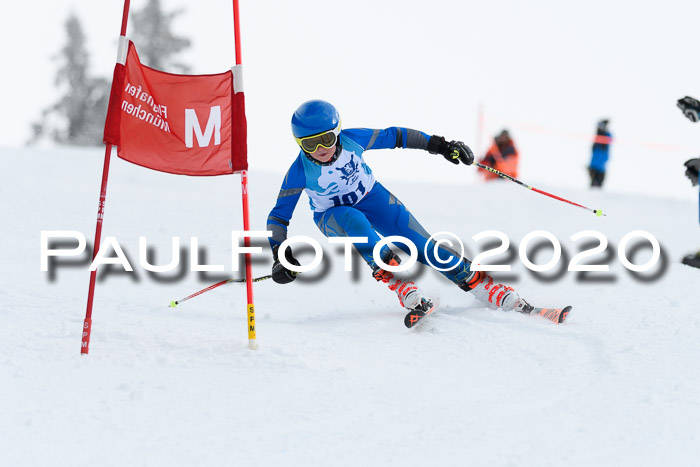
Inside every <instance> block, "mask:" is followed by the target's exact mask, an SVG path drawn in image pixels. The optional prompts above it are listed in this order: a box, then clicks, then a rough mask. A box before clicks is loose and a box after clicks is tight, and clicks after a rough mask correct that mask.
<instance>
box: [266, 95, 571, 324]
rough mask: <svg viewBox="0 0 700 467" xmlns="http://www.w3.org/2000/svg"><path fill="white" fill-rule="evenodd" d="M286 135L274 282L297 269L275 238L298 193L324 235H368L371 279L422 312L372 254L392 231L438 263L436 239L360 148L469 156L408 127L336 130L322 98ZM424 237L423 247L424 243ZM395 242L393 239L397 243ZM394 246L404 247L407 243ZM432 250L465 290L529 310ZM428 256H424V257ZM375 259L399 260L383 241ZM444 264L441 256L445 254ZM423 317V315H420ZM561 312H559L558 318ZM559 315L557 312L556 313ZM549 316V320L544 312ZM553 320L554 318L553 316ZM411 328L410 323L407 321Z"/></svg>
mask: <svg viewBox="0 0 700 467" xmlns="http://www.w3.org/2000/svg"><path fill="white" fill-rule="evenodd" d="M292 133H293V135H294V138H295V140H296V142H297V144H298V145H299V147H300V151H299V154H298V156H297V157H296V159H294V162H292V165H291V167H290V168H289V171H288V172H287V174H286V176H285V177H284V181H283V183H282V187H281V189H280V191H279V195H278V197H277V202H276V204H275V207H274V208H273V209H272V211H271V212H270V214H269V217H268V219H267V230H269V231H271V232H272V236H271V237H270V239H269V241H270V247H271V249H272V256H273V266H272V278H273V280H274V281H275V282H277V283H278V284H286V283H289V282H292V281H293V280H294V279H295V278H296V273H295V272H293V271H291V270H289V269H287V268H286V267H285V266H284V265H283V264H282V263H281V262H280V257H279V256H280V251H279V248H280V244H281V243H282V242H283V241H285V240H286V238H287V227H288V226H289V222H290V219H291V218H292V214H293V212H294V209H295V207H296V204H297V202H298V200H299V197H300V196H301V193H302V192H306V194H307V196H308V197H309V204H310V207H311V210H312V211H313V219H314V222H315V223H316V225H317V226H318V228H319V229H320V230H321V232H322V233H323V234H324V235H325V236H326V237H341V236H342V237H366V238H367V239H368V240H367V242H366V243H354V246H355V248H356V250H357V251H358V252H359V254H360V255H361V256H362V258H363V259H364V260H365V261H366V262H367V264H368V265H369V267H370V268H371V270H372V275H373V277H374V278H375V279H376V280H377V281H379V282H382V283H386V284H387V285H388V287H389V289H390V290H392V291H393V292H395V293H396V295H397V296H398V298H399V302H400V304H401V306H403V307H404V308H406V309H407V310H408V314H407V316H406V318H407V319H408V318H409V315H410V314H411V312H416V313H417V314H423V313H425V314H427V313H429V312H430V311H432V309H433V306H434V305H433V301H432V300H431V299H430V298H429V297H426V296H425V294H424V293H423V292H422V291H421V289H420V288H419V287H418V286H417V285H416V283H415V282H413V281H403V280H401V279H399V278H397V277H395V276H394V275H393V273H391V272H389V271H387V270H385V269H383V268H382V267H381V265H380V264H378V262H377V258H375V257H374V255H373V250H374V247H375V245H376V244H377V243H378V242H379V241H380V236H379V235H380V234H381V235H382V236H385V237H386V236H393V235H398V236H402V237H404V238H407V239H408V240H410V241H411V242H413V244H414V245H415V246H416V248H417V251H418V261H420V262H421V263H423V264H429V263H428V261H430V264H437V262H436V261H437V260H436V257H435V254H436V253H435V251H434V248H433V247H434V241H432V240H430V234H428V232H427V231H426V230H425V229H424V228H423V226H422V225H421V224H420V223H419V222H418V220H416V218H415V217H413V215H412V214H411V212H410V211H409V210H408V209H407V208H406V206H405V205H404V204H403V203H401V202H400V201H399V200H398V199H397V198H396V197H395V196H394V195H393V194H391V192H389V190H387V189H386V188H385V187H384V186H383V185H382V184H381V183H379V181H377V180H376V179H375V177H374V174H373V173H372V170H371V169H370V168H369V166H368V165H367V162H366V161H365V152H366V151H369V150H374V149H394V148H411V149H422V150H424V151H428V152H429V153H431V154H440V155H442V156H443V157H444V158H445V159H447V160H448V161H449V162H451V163H453V164H459V163H460V162H461V163H463V164H467V165H470V164H472V163H473V161H474V155H473V153H472V151H471V149H469V147H467V145H465V144H464V143H462V142H460V141H449V142H448V141H446V140H445V138H443V137H442V136H435V135H433V136H429V135H428V134H426V133H423V132H421V131H417V130H412V129H409V128H401V127H390V128H386V129H383V130H373V129H366V128H351V129H342V128H341V122H340V116H339V114H338V111H337V110H336V109H335V107H334V106H333V105H331V104H330V103H328V102H325V101H322V100H311V101H307V102H304V103H303V104H302V105H301V106H299V108H298V109H297V110H296V111H295V112H294V114H293V116H292ZM429 241H430V244H429V245H428V248H427V249H426V248H425V247H426V244H427V243H428V242H429ZM397 243H398V242H397ZM399 245H400V248H401V249H402V250H404V251H406V252H408V249H407V248H406V246H405V245H402V244H400V243H399ZM438 250H439V252H438V253H437V254H438V255H439V257H440V258H441V262H442V265H443V266H444V268H445V269H449V270H447V271H444V272H442V274H443V275H444V276H445V277H446V278H447V279H449V280H450V281H452V282H453V283H454V284H455V285H457V286H458V287H459V288H461V289H462V290H464V291H465V292H471V293H472V294H474V295H475V296H476V298H477V299H478V300H480V301H482V302H483V303H485V304H486V305H487V306H489V307H491V308H500V309H502V310H505V311H509V310H516V311H519V312H522V313H526V314H530V313H531V312H532V311H533V309H534V307H533V306H531V305H530V304H528V302H526V301H525V300H524V299H522V298H521V297H520V296H519V295H518V294H517V293H516V292H515V290H513V288H512V287H508V286H506V285H504V284H498V283H495V282H494V281H493V279H492V278H491V277H490V276H489V275H488V274H485V273H484V272H480V271H479V272H477V271H472V270H471V268H470V266H471V262H470V261H469V260H468V259H466V258H463V257H461V256H460V255H459V254H457V253H455V252H454V251H452V250H450V249H448V248H446V247H445V246H443V245H440V247H439V249H438ZM426 254H427V257H426ZM379 256H380V259H381V261H382V262H383V263H384V264H386V265H390V266H398V265H399V263H400V258H399V256H397V255H396V254H395V253H394V252H393V251H392V250H391V249H390V248H389V247H388V246H387V245H384V246H383V247H382V248H381V250H380V253H379ZM284 257H285V259H286V261H287V262H288V263H289V264H291V265H297V266H298V265H299V262H298V261H297V260H296V259H295V258H294V255H293V253H292V250H291V248H287V249H286V251H285V256H284ZM446 258H447V259H448V262H446V263H445V262H444V260H445V259H446ZM421 316H422V315H421ZM564 317H565V314H564V316H563V317H562V320H563V318H564ZM556 318H557V320H558V319H559V316H557V317H556ZM550 319H552V318H550ZM552 320H553V321H555V322H558V321H557V320H554V319H552ZM406 325H407V326H409V327H410V325H409V324H408V322H407V324H406Z"/></svg>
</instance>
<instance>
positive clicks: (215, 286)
mask: <svg viewBox="0 0 700 467" xmlns="http://www.w3.org/2000/svg"><path fill="white" fill-rule="evenodd" d="M270 278H272V276H261V277H256V278H255V279H253V282H260V281H264V280H267V279H270ZM229 282H245V279H226V280H225V281H221V282H217V283H216V284H213V285H210V286H209V287H207V288H205V289H202V290H200V291H199V292H195V293H193V294H192V295H188V296H187V297H185V298H181V299H180V300H172V301H171V302H170V307H171V308H175V307H176V306H178V305H179V304H180V303H182V302H184V301H187V300H189V299H190V298H194V297H196V296H197V295H201V294H203V293H204V292H208V291H210V290H212V289H215V288H217V287H219V286H221V285H224V284H228V283H229Z"/></svg>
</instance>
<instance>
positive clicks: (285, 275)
mask: <svg viewBox="0 0 700 467" xmlns="http://www.w3.org/2000/svg"><path fill="white" fill-rule="evenodd" d="M277 250H279V245H277V246H275V247H274V248H273V249H272V259H273V260H274V262H273V263H272V280H273V281H275V282H277V283H278V284H289V283H290V282H292V281H293V280H294V279H296V278H297V272H296V271H290V270H289V269H287V268H285V267H284V266H282V263H280V260H279V256H278V253H277ZM284 257H285V259H286V260H287V262H288V263H290V264H293V265H294V266H299V261H297V260H296V258H295V257H294V255H292V249H291V248H287V250H286V251H285V252H284Z"/></svg>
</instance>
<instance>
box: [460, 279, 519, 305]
mask: <svg viewBox="0 0 700 467" xmlns="http://www.w3.org/2000/svg"><path fill="white" fill-rule="evenodd" d="M459 288H460V289H462V290H464V291H466V292H471V293H473V294H474V295H475V296H476V298H477V300H479V301H480V302H483V303H485V304H486V306H488V307H489V308H492V309H494V308H500V309H502V310H503V311H510V310H512V309H514V308H515V307H516V305H517V304H518V300H520V296H519V295H518V294H517V292H516V291H515V290H514V289H513V287H508V286H506V285H503V284H496V283H494V281H493V278H492V277H491V276H489V275H488V274H486V273H485V272H483V271H475V272H474V273H473V274H472V276H471V277H470V278H469V279H467V280H465V281H464V282H463V283H461V284H460V285H459Z"/></svg>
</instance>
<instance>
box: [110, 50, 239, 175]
mask: <svg viewBox="0 0 700 467" xmlns="http://www.w3.org/2000/svg"><path fill="white" fill-rule="evenodd" d="M104 142H105V144H112V145H115V146H117V148H118V151H117V154H118V156H119V157H121V158H122V159H124V160H127V161H129V162H133V163H134V164H138V165H141V166H144V167H148V168H150V169H154V170H159V171H161V172H168V173H173V174H181V175H224V174H231V173H234V172H239V171H242V170H247V168H248V160H247V143H246V119H245V101H244V96H243V92H237V93H236V92H234V75H233V73H232V72H231V71H227V72H225V73H220V74H214V75H176V74H171V73H165V72H162V71H159V70H156V69H154V68H149V67H147V66H145V65H142V64H141V63H140V61H139V57H138V54H137V53H136V47H134V44H133V43H132V42H131V41H129V43H128V52H127V54H126V61H125V64H121V63H117V65H116V67H115V69H114V78H113V81H112V90H111V95H110V100H109V110H108V112H107V121H106V122H105V131H104Z"/></svg>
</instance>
